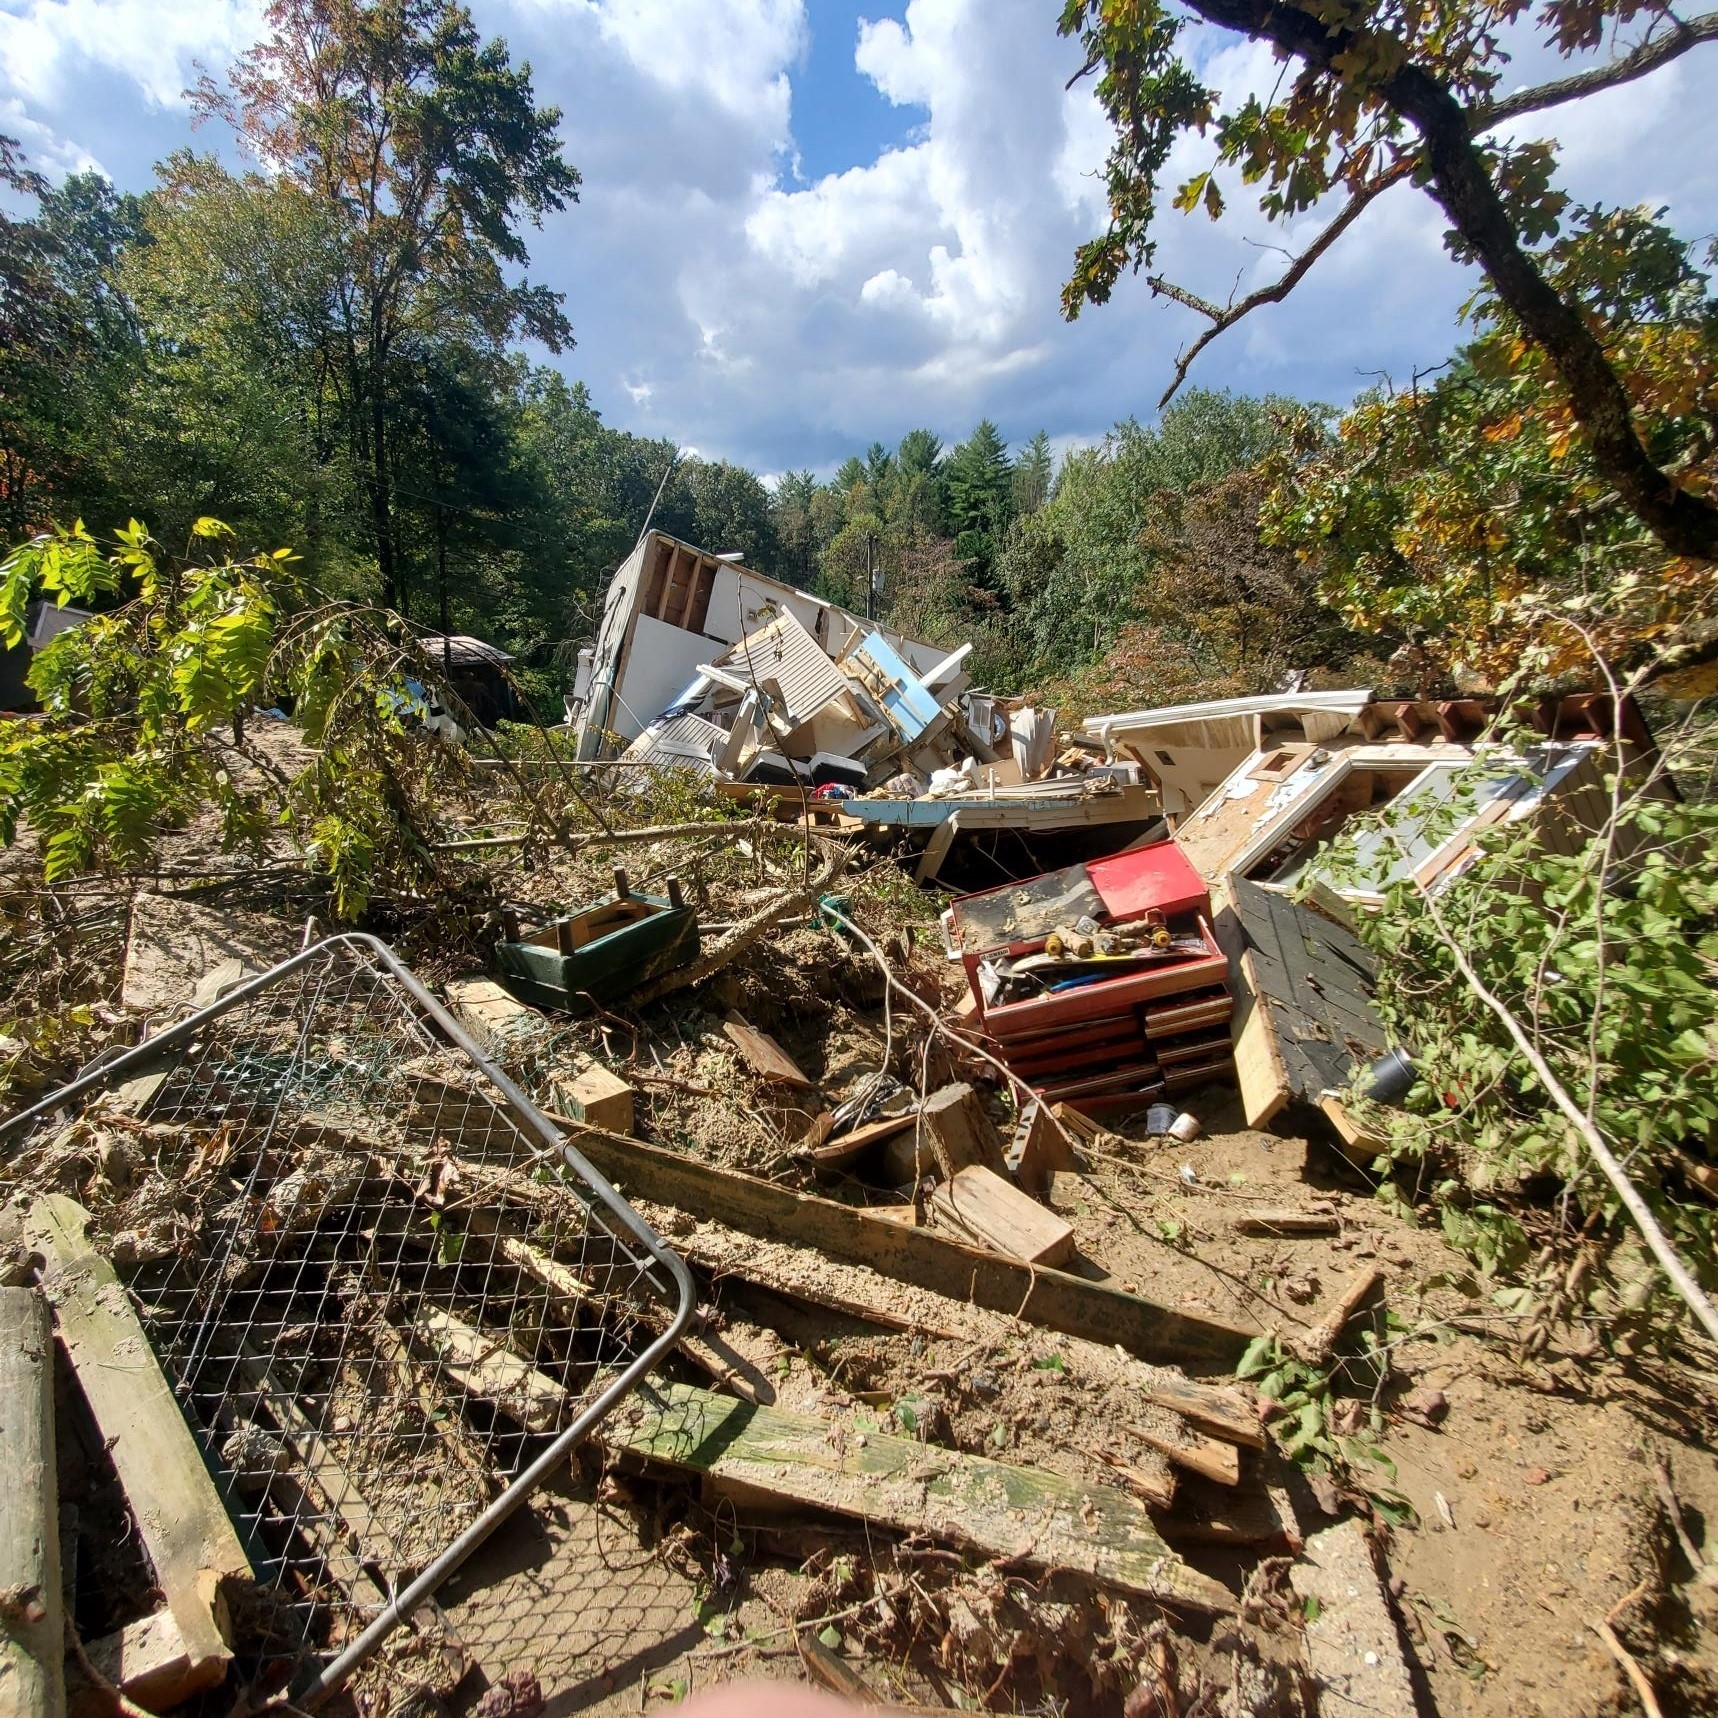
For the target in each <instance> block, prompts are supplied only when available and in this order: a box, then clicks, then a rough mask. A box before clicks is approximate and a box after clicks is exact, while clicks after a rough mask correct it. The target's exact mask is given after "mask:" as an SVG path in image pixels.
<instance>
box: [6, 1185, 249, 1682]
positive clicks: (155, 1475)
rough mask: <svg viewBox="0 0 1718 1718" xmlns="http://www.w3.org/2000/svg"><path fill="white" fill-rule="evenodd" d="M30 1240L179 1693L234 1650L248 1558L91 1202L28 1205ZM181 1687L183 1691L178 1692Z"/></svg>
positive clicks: (215, 1675)
mask: <svg viewBox="0 0 1718 1718" xmlns="http://www.w3.org/2000/svg"><path fill="white" fill-rule="evenodd" d="M26 1228H27V1234H28V1237H29V1241H30V1245H31V1246H32V1247H33V1248H34V1249H35V1250H36V1251H37V1252H39V1253H40V1254H41V1255H42V1257H43V1259H44V1260H45V1262H46V1268H45V1269H44V1272H43V1277H42V1286H43V1291H44V1292H45V1293H46V1295H47V1297H48V1299H49V1301H50V1302H51V1303H52V1305H53V1309H54V1320H55V1324H56V1326H57V1328H58V1331H59V1337H60V1341H61V1343H62V1344H63V1345H64V1347H65V1351H66V1357H67V1359H68V1360H69V1361H70V1362H71V1364H72V1367H73V1369H74V1370H75V1371H76V1373H77V1376H78V1383H79V1384H80V1385H81V1387H82V1389H83V1393H84V1397H85V1399H86V1400H87V1401H88V1403H89V1407H90V1412H91V1413H92V1414H93V1415H94V1417H95V1422H96V1425H97V1426H98V1427H99V1428H100V1430H101V1434H102V1437H103V1438H104V1439H105V1440H106V1443H107V1446H108V1449H109V1451H110V1452H111V1454H112V1457H113V1465H114V1468H115V1469H116V1470H117V1472H118V1474H119V1480H120V1484H121V1486H123V1488H124V1490H125V1495H126V1497H127V1499H128V1500H129V1501H130V1504H131V1509H132V1514H133V1516H134V1517H135V1519H136V1521H137V1527H138V1531H139V1532H140V1533H141V1534H142V1536H143V1543H144V1546H145V1548H146V1549H147V1550H148V1552H149V1560H150V1562H151V1563H152V1564H153V1566H154V1568H155V1573H156V1577H157V1579H158V1580H159V1582H160V1585H161V1590H162V1592H163V1593H164V1594H165V1595H166V1599H167V1604H168V1607H169V1608H170V1610H171V1611H172V1613H173V1620H174V1622H175V1624H176V1625H177V1627H178V1632H179V1635H180V1637H181V1638H182V1641H183V1644H184V1647H185V1662H184V1674H183V1682H182V1684H181V1686H182V1688H183V1689H184V1693H186V1694H188V1693H191V1692H195V1691H196V1690H197V1689H199V1688H211V1687H213V1686H214V1685H215V1684H216V1683H218V1682H220V1681H221V1679H222V1678H223V1677H224V1676H225V1675H226V1668H227V1663H228V1660H229V1659H230V1658H231V1657H232V1652H231V1649H230V1647H229V1645H228V1642H227V1640H226V1635H225V1626H224V1625H225V1611H224V1605H223V1603H222V1598H221V1586H222V1583H223V1582H225V1581H228V1580H243V1581H246V1582H249V1581H250V1580H251V1579H252V1575H251V1566H250V1560H249V1558H248V1557H247V1555H246V1553H245V1548H244V1546H243V1545H242V1544H240V1542H239V1538H238V1535H237V1534H236V1533H235V1532H234V1530H233V1525H232V1522H231V1521H230V1520H228V1518H227V1512H226V1509H225V1507H224V1506H223V1504H222V1502H221V1499H220V1495H219V1493H217V1492H216V1490H215V1487H214V1484H213V1482H212V1481H211V1480H210V1478H209V1472H208V1469H207V1468H206V1467H205V1466H204V1465H203V1457H202V1454H201V1452H200V1451H199V1450H198V1448H197V1444H196V1440H195V1439H194V1438H193V1437H192V1436H191V1432H190V1429H189V1428H188V1427H187V1426H186V1424H185V1419H184V1416H183V1415H182V1414H181V1413H180V1411H179V1404H178V1403H177V1402H176V1401H175V1400H174V1398H173V1392H172V1390H171V1389H170V1388H169V1386H168V1383H167V1379H166V1377H165V1376H164V1375H163V1374H162V1371H161V1368H160V1366H159V1365H158V1364H157V1362H156V1359H155V1355H154V1353H153V1351H152V1350H151V1349H150V1346H149V1341H148V1338H147V1337H146V1336H145V1335H144V1333H143V1327H142V1325H141V1324H139V1322H138V1319H137V1314H136V1312H135V1311H134V1310H133V1308H132V1305H131V1301H130V1298H129V1297H128V1296H127V1294H126V1292H125V1289H124V1287H123V1285H122V1284H121V1283H120V1281H119V1279H118V1278H117V1277H116V1276H115V1275H114V1272H113V1267H112V1266H111V1265H110V1264H109V1263H108V1262H107V1260H106V1259H105V1258H103V1257H101V1256H100V1255H99V1254H98V1253H97V1252H96V1251H95V1250H94V1248H93V1247H92V1246H91V1244H90V1239H89V1233H88V1228H89V1214H88V1213H87V1212H86V1211H85V1210H84V1209H83V1207H82V1206H80V1205H78V1204H77V1203H76V1202H75V1201H74V1200H71V1199H68V1198H65V1197H64V1196H62V1195H60V1194H49V1195H48V1196H47V1197H46V1198H44V1199H39V1200H38V1201H37V1202H36V1204H35V1205H34V1206H33V1207H32V1209H31V1212H30V1216H29V1220H28V1223H27V1226H26ZM181 1697H183V1696H181Z"/></svg>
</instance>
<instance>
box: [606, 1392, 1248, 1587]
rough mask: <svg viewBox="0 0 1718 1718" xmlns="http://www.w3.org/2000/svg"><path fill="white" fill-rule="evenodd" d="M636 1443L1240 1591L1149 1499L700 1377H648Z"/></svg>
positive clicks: (691, 1461) (960, 1535)
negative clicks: (786, 1406) (863, 1428)
mask: <svg viewBox="0 0 1718 1718" xmlns="http://www.w3.org/2000/svg"><path fill="white" fill-rule="evenodd" d="M600 1436H601V1437H602V1440H603V1442H604V1443H605V1444H607V1445H608V1446H609V1447H610V1448H613V1449H624V1450H628V1451H630V1452H631V1453H632V1454H634V1455H636V1456H639V1457H642V1458H643V1459H645V1460H647V1461H656V1462H662V1463H665V1464H667V1465H668V1466H671V1467H675V1468H679V1469H682V1470H684V1471H687V1472H691V1473H698V1474H707V1475H710V1476H711V1477H713V1478H715V1479H718V1480H720V1481H723V1482H728V1483H733V1484H737V1485H741V1486H746V1487H750V1488H752V1489H754V1490H757V1491H763V1492H768V1493H770V1494H771V1495H773V1496H775V1497H779V1498H785V1499H787V1500H789V1501H791V1502H793V1503H796V1504H799V1505H801V1506H805V1507H809V1508H814V1509H826V1510H831V1511H833V1512H835V1513H837V1514H841V1515H853V1516H857V1517H859V1518H860V1519H862V1520H865V1521H869V1522H873V1523H876V1524H878V1525H880V1526H883V1527H887V1528H890V1529H893V1530H896V1531H899V1532H909V1533H911V1532H919V1533H930V1534H932V1535H933V1536H934V1537H936V1538H938V1539H942V1540H946V1541H948V1542H950V1543H953V1544H956V1545H964V1546H967V1547H970V1548H971V1549H972V1550H974V1551H977V1552H978V1553H980V1554H981V1555H983V1556H988V1557H995V1558H1001V1559H1004V1560H1007V1561H1009V1562H1012V1563H1016V1564H1018V1565H1021V1566H1023V1567H1026V1568H1028V1569H1042V1570H1071V1571H1074V1572H1077V1573H1079V1574H1083V1575H1086V1576H1089V1577H1090V1578H1092V1579H1093V1580H1095V1581H1098V1582H1101V1583H1102V1584H1103V1585H1105V1586H1109V1587H1114V1588H1116V1589H1118V1590H1120V1591H1122V1592H1128V1593H1137V1594H1140V1595H1142V1596H1144V1597H1148V1598H1152V1599H1157V1600H1160V1601H1163V1602H1166V1603H1175V1604H1182V1605H1187V1606H1190V1607H1192V1608H1194V1609H1197V1610H1202V1611H1214V1612H1218V1613H1227V1612H1231V1611H1233V1610H1234V1608H1235V1601H1234V1598H1233V1596H1232V1595H1231V1594H1230V1593H1229V1591H1228V1589H1227V1588H1226V1587H1224V1586H1222V1585H1221V1584H1220V1583H1219V1582H1217V1581H1214V1580H1212V1579H1211V1578H1210V1577H1209V1576H1208V1575H1203V1574H1201V1573H1199V1571H1197V1570H1195V1569H1191V1568H1189V1567H1188V1566H1187V1565H1186V1564H1184V1563H1183V1562H1182V1561H1181V1560H1180V1558H1178V1557H1177V1556H1176V1555H1175V1553H1174V1552H1173V1551H1171V1550H1170V1548H1169V1547H1168V1545H1166V1544H1165V1543H1164V1541H1163V1538H1162V1536H1161V1535H1160V1534H1159V1533H1158V1531H1157V1528H1156V1527H1155V1526H1154V1525H1153V1524H1152V1520H1151V1517H1150V1515H1149V1514H1147V1512H1146V1510H1145V1507H1144V1505H1143V1504H1141V1503H1140V1502H1139V1501H1138V1500H1137V1499H1135V1498H1132V1497H1129V1496H1127V1495H1126V1494H1125V1493H1123V1492H1120V1491H1117V1490H1114V1489H1113V1488H1111V1487H1107V1486H1088V1485H1083V1484H1081V1483H1080V1482H1078V1481H1077V1480H1072V1479H1068V1478H1066V1477H1065V1476H1064V1475H1062V1474H1057V1473H1047V1472H1044V1471H1042V1470H1040V1469H1035V1468H1024V1467H1015V1466H1013V1465H1011V1464H1009V1463H1006V1462H997V1461H989V1460H987V1459H985V1458H984V1457H981V1456H971V1455H967V1454H965V1453H963V1452H961V1451H958V1450H946V1449H941V1448H939V1447H938V1446H936V1445H934V1444H921V1443H918V1442H917V1441H916V1440H914V1439H911V1438H902V1437H893V1436H890V1435H887V1434H885V1433H866V1434H864V1435H863V1436H859V1435H855V1434H853V1433H852V1432H851V1431H849V1430H848V1429H847V1428H844V1427H839V1426H836V1425H834V1424H832V1423H831V1422H830V1421H828V1420H823V1419H816V1418H813V1417H811V1416H809V1415H804V1414H789V1413H784V1412H782V1411H781V1410H780V1409H777V1408H766V1407H760V1406H758V1405H757V1404H755V1403H751V1402H738V1401H734V1400H733V1399H731V1398H729V1397H725V1396H718V1395H715V1394H714V1393H712V1392H711V1391H708V1390H700V1389H697V1388H696V1387H694V1386H693V1385H690V1384H657V1383H655V1382H649V1383H645V1384H643V1385H641V1386H640V1387H639V1389H638V1390H637V1392H636V1393H635V1394H634V1395H633V1396H632V1397H630V1398H629V1399H628V1400H627V1401H626V1402H624V1403H623V1404H622V1405H621V1406H620V1407H619V1408H618V1409H616V1411H615V1413H614V1414H613V1416H612V1417H611V1418H610V1419H609V1420H608V1421H607V1422H606V1423H605V1424H604V1426H603V1428H602V1431H601V1433H600Z"/></svg>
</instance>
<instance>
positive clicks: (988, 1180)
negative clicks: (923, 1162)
mask: <svg viewBox="0 0 1718 1718" xmlns="http://www.w3.org/2000/svg"><path fill="white" fill-rule="evenodd" d="M930 1211H931V1216H932V1219H933V1221H935V1222H938V1223H941V1224H942V1225H943V1226H944V1227H945V1228H949V1229H953V1230H954V1231H955V1233H957V1234H959V1235H963V1236H966V1237H967V1238H968V1239H972V1240H976V1241H978V1242H979V1243H980V1244H981V1245H983V1246H987V1247H994V1248H995V1249H996V1251H997V1252H999V1253H1007V1254H1010V1255H1011V1256H1012V1257H1014V1258H1016V1259H1029V1260H1031V1262H1032V1263H1033V1264H1035V1265H1063V1264H1066V1263H1067V1262H1068V1260H1069V1259H1071V1258H1072V1257H1073V1256H1074V1226H1073V1224H1072V1223H1070V1222H1068V1221H1067V1219H1066V1218H1063V1217H1058V1216H1057V1215H1056V1213H1055V1212H1054V1211H1049V1210H1046V1209H1045V1208H1044V1207H1043V1206H1042V1205H1040V1204H1039V1203H1038V1201H1037V1200H1036V1199H1034V1198H1033V1197H1032V1196H1031V1194H1029V1193H1022V1192H1021V1191H1020V1189H1019V1188H1018V1187H1016V1186H1015V1185H1014V1184H1013V1183H1012V1182H1010V1181H1005V1180H1004V1179H1003V1178H1002V1177H1001V1176H1000V1175H998V1174H997V1173H996V1172H995V1170H993V1169H987V1168H985V1166H984V1165H983V1164H982V1163H969V1164H968V1165H967V1166H966V1168H965V1169H963V1170H961V1171H960V1172H959V1173H958V1174H957V1175H955V1176H954V1177H953V1178H952V1179H950V1180H948V1181H945V1182H943V1183H942V1184H941V1185H940V1186H938V1187H937V1188H936V1190H935V1191H934V1192H933V1193H932V1194H931V1197H930Z"/></svg>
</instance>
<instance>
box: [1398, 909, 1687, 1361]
mask: <svg viewBox="0 0 1718 1718" xmlns="http://www.w3.org/2000/svg"><path fill="white" fill-rule="evenodd" d="M1424 901H1425V907H1426V911H1427V913H1428V914H1429V915H1430V916H1431V920H1432V923H1433V924H1434V925H1436V926H1437V930H1438V935H1439V937H1440V938H1441V939H1442V941H1443V943H1444V946H1445V947H1446V948H1447V949H1448V950H1449V951H1450V958H1451V959H1452V960H1453V961H1454V962H1455V964H1456V970H1457V971H1458V972H1459V973H1460V974H1461V975H1462V977H1463V978H1464V979H1466V980H1467V983H1468V986H1469V988H1470V989H1471V990H1472V991H1473V993H1474V995H1475V996H1477V997H1478V998H1479V1000H1480V1001H1481V1002H1482V1003H1483V1004H1484V1005H1485V1007H1486V1008H1488V1009H1489V1010H1490V1011H1491V1012H1492V1013H1493V1014H1494V1015H1495V1016H1496V1017H1497V1020H1498V1023H1499V1024H1500V1025H1501V1026H1502V1027H1503V1029H1504V1031H1505V1032H1507V1033H1508V1034H1509V1037H1510V1041H1511V1042H1512V1043H1513V1044H1514V1045H1515V1048H1516V1049H1517V1050H1518V1051H1519V1052H1520V1054H1521V1059H1522V1060H1523V1061H1524V1062H1526V1064H1527V1066H1528V1067H1529V1068H1531V1069H1532V1070H1533V1077H1534V1078H1535V1079H1536V1080H1538V1081H1539V1083H1540V1085H1541V1086H1542V1087H1543V1088H1544V1090H1545V1095H1546V1096H1547V1097H1549V1098H1550V1100H1551V1101H1552V1103H1554V1104H1555V1105H1556V1106H1557V1108H1558V1109H1559V1110H1560V1111H1561V1112H1562V1114H1563V1117H1564V1119H1565V1120H1566V1121H1567V1122H1568V1123H1569V1125H1570V1126H1571V1127H1572V1128H1573V1129H1574V1130H1575V1132H1576V1133H1578V1134H1579V1135H1580V1136H1581V1138H1582V1140H1583V1141H1584V1142H1585V1144H1586V1147H1587V1150H1588V1151H1590V1152H1591V1153H1592V1155H1593V1161H1594V1162H1595V1163H1596V1164H1597V1165H1598V1166H1599V1170H1600V1172H1601V1173H1602V1174H1603V1175H1604V1178H1605V1179H1606V1180H1607V1181H1608V1182H1609V1183H1610V1184H1611V1188H1612V1190H1613V1191H1614V1192H1615V1194H1616V1196H1617V1198H1618V1199H1620V1200H1621V1201H1622V1204H1623V1208H1624V1209H1625V1210H1626V1211H1627V1212H1628V1214H1629V1215H1630V1216H1631V1217H1632V1218H1633V1219H1634V1221H1635V1227H1636V1228H1638V1229H1639V1230H1640V1233H1641V1238H1642V1239H1643V1240H1644V1241H1645V1242H1646V1244H1647V1246H1648V1248H1649V1249H1650V1250H1651V1252H1652V1256H1653V1257H1654V1258H1655V1259H1657V1260H1658V1263H1659V1267H1660V1269H1662V1270H1663V1272H1664V1274H1665V1276H1667V1277H1668V1278H1669V1279H1670V1285H1671V1287H1672V1288H1674V1289H1675V1290H1676V1292H1677V1294H1678V1295H1680V1296H1681V1297H1682V1300H1683V1301H1684V1303H1685V1304H1686V1305H1687V1307H1688V1309H1689V1311H1690V1312H1692V1313H1693V1314H1694V1316H1695V1317H1696V1318H1697V1319H1698V1320H1699V1321H1700V1323H1701V1325H1702V1326H1704V1328H1705V1331H1706V1334H1707V1335H1708V1336H1709V1337H1711V1338H1712V1340H1713V1341H1714V1342H1718V1307H1715V1306H1714V1305H1713V1304H1712V1302H1711V1300H1710V1298H1709V1297H1708V1296H1707V1294H1706V1291H1705V1290H1704V1289H1703V1288H1701V1286H1700V1284H1699V1283H1698V1282H1696V1281H1695V1280H1694V1273H1693V1272H1692V1271H1690V1270H1689V1268H1688V1267H1687V1265H1685V1264H1684V1263H1683V1262H1682V1259H1681V1257H1680V1256H1679V1255H1678V1253H1677V1251H1676V1249H1675V1248H1674V1247H1673V1246H1672V1245H1671V1244H1670V1238H1669V1236H1667V1235H1666V1234H1665V1232H1664V1230H1663V1229H1661V1228H1660V1227H1659V1223H1658V1219H1657V1218H1656V1217H1654V1216H1653V1214H1652V1209H1651V1207H1650V1206H1648V1204H1647V1202H1646V1200H1645V1199H1644V1198H1642V1196H1641V1191H1640V1189H1639V1188H1638V1187H1636V1186H1635V1184H1634V1183H1633V1182H1632V1181H1631V1180H1630V1179H1629V1176H1628V1171H1627V1170H1625V1169H1624V1168H1623V1166H1622V1164H1621V1163H1620V1162H1618V1160H1617V1156H1616V1153H1615V1152H1613V1151H1612V1150H1611V1148H1610V1146H1609V1144H1608V1143H1607V1142H1606V1140H1605V1136H1604V1135H1603V1134H1602V1133H1600V1132H1599V1130H1598V1127H1597V1126H1596V1125H1595V1123H1594V1122H1593V1119H1592V1118H1591V1117H1590V1116H1589V1115H1588V1114H1587V1113H1586V1112H1585V1111H1584V1110H1583V1109H1582V1108H1581V1106H1580V1105H1579V1104H1577V1103H1576V1102H1575V1100H1574V1098H1573V1097H1571V1096H1570V1095H1569V1091H1568V1088H1567V1087H1566V1086H1565V1085H1564V1084H1563V1082H1562V1081H1561V1080H1560V1079H1558V1078H1557V1075H1556V1074H1555V1073H1554V1072H1553V1071H1552V1068H1551V1064H1550V1063H1549V1062H1547V1061H1546V1060H1545V1058H1544V1056H1543V1055H1541V1054H1540V1052H1539V1048H1538V1046H1537V1045H1535V1044H1534V1042H1533V1040H1532V1039H1531V1038H1530V1037H1529V1036H1528V1035H1527V1032H1526V1031H1525V1029H1524V1028H1523V1027H1522V1024H1521V1022H1520V1021H1519V1020H1517V1019H1516V1017H1515V1014H1514V1012H1513V1010H1511V1008H1510V1007H1509V1005H1508V1003H1506V1002H1504V1001H1503V999H1502V998H1501V997H1500V996H1498V994H1497V993H1496V991H1494V990H1492V989H1491V987H1490V986H1489V985H1488V984H1486V982H1485V980H1484V979H1482V978H1481V977H1480V976H1479V974H1478V973H1477V972H1476V971H1475V970H1474V967H1473V962H1472V961H1470V960H1469V959H1468V957H1467V951H1466V949H1464V948H1463V947H1462V946H1461V944H1460V942H1459V941H1457V939H1456V937H1455V935H1454V933H1453V932H1452V931H1451V930H1450V927H1449V925H1448V923H1447V922H1446V921H1445V919H1444V917H1443V915H1442V914H1441V913H1440V912H1439V911H1438V905H1437V900H1436V898H1435V897H1434V896H1432V895H1430V894H1427V895H1426V896H1425V897H1424Z"/></svg>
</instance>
